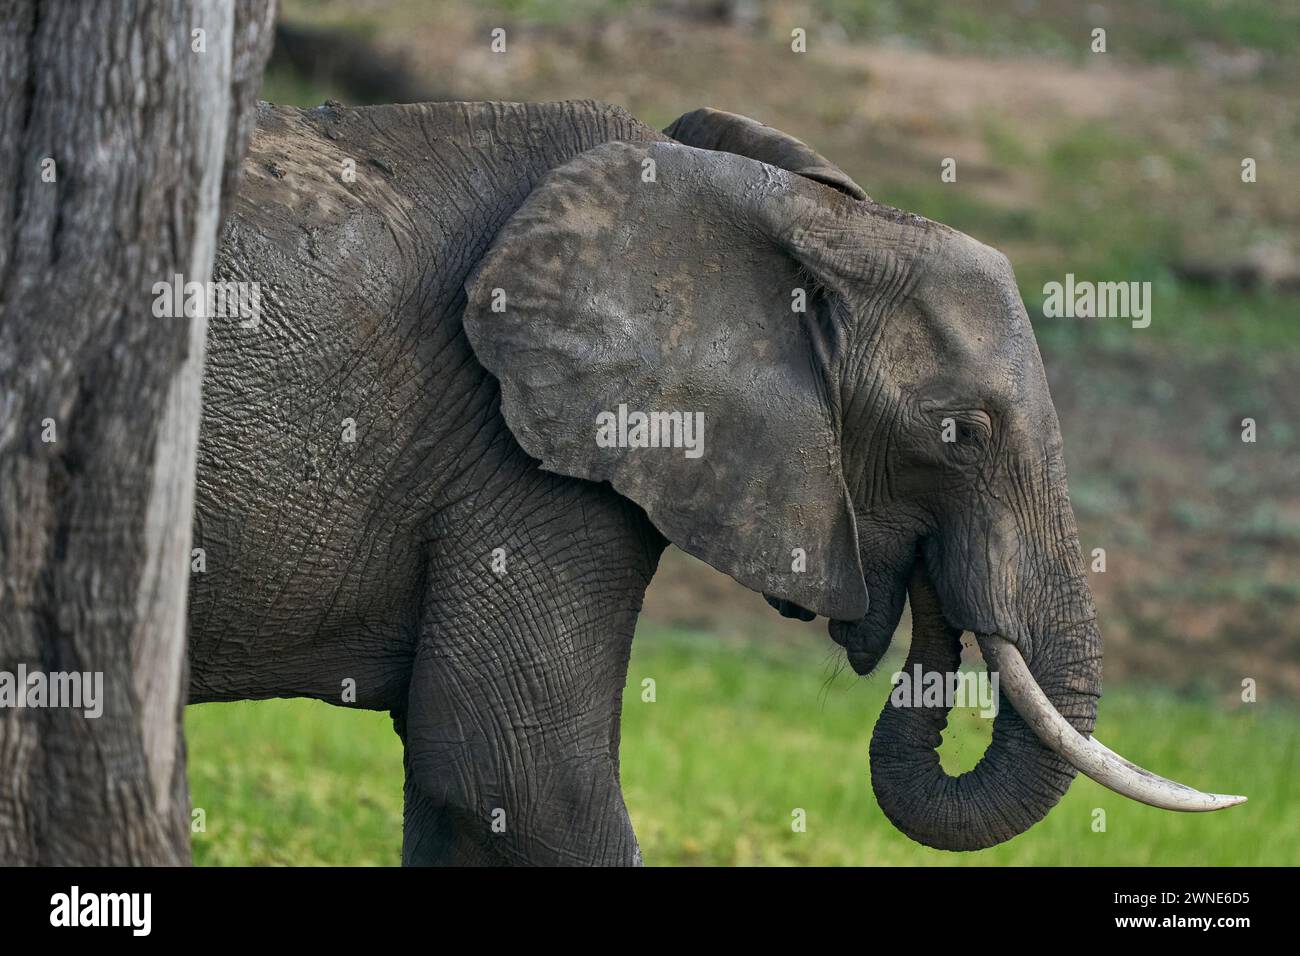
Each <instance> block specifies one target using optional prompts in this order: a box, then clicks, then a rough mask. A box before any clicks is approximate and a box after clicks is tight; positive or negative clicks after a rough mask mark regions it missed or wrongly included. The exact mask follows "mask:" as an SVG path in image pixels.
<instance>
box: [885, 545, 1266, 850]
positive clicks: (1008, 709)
mask: <svg viewBox="0 0 1300 956" xmlns="http://www.w3.org/2000/svg"><path fill="white" fill-rule="evenodd" d="M1079 587H1086V585H1083V584H1082V583H1080V584H1079ZM908 595H909V600H910V602H911V606H912V648H911V651H910V653H909V654H908V658H907V663H906V665H905V668H904V673H905V674H907V675H913V674H915V673H917V668H918V667H919V668H920V673H921V674H923V675H924V674H930V673H938V674H943V675H948V674H955V673H956V672H957V669H958V665H959V664H960V662H961V633H962V632H961V631H959V630H957V629H955V628H953V627H950V626H949V625H948V623H947V622H946V621H945V620H944V618H943V615H942V613H941V611H940V607H939V600H938V596H937V595H936V593H935V590H934V587H933V585H932V583H931V581H930V579H929V577H928V575H927V574H926V572H925V570H924V567H923V564H922V563H921V562H918V563H917V566H916V569H915V570H914V571H913V575H912V580H911V582H910V584H909V587H908ZM979 642H980V647H981V650H982V651H983V653H984V659H985V660H986V661H987V662H988V665H989V671H990V673H996V674H997V675H998V677H999V685H998V686H999V707H998V711H997V716H996V717H995V719H994V722H993V740H992V742H991V743H990V744H989V747H988V750H987V751H985V753H984V756H983V757H982V758H981V759H980V761H979V763H978V764H977V765H976V766H975V769H974V770H971V771H970V772H968V773H964V774H962V775H960V776H957V777H952V776H949V775H948V774H947V773H945V772H944V770H943V768H942V767H941V766H940V765H939V754H938V748H939V744H940V742H941V740H942V734H943V729H944V727H945V726H946V725H947V723H948V711H949V709H950V707H951V703H952V702H951V701H947V702H946V703H941V702H936V703H934V704H925V703H921V704H920V705H919V706H917V705H916V704H917V703H918V702H917V701H915V700H913V701H910V702H908V703H909V704H910V705H908V706H897V705H896V704H895V701H894V697H893V695H891V698H890V700H889V701H888V702H886V704H885V709H884V711H883V712H882V713H881V715H880V719H879V720H878V721H877V723H876V729H875V732H874V733H873V734H872V738H871V783H872V787H873V789H874V790H875V793H876V799H877V801H878V802H879V803H880V807H881V809H882V810H883V811H884V812H885V815H886V816H887V817H889V819H890V820H891V821H892V822H893V824H894V825H895V826H896V827H898V829H899V830H901V831H902V832H903V833H905V834H907V835H908V836H909V837H911V838H912V839H914V840H916V841H917V842H918V843H924V844H926V845H927V846H932V847H935V848H937V849H941V850H981V849H984V848H986V847H990V846H994V845H996V844H998V843H1002V842H1003V841H1005V840H1009V839H1011V838H1012V837H1014V836H1017V835H1019V834H1020V833H1023V832H1024V831H1025V830H1027V829H1029V828H1030V827H1031V826H1033V825H1034V824H1035V823H1037V822H1038V821H1039V820H1041V819H1042V818H1043V817H1044V816H1045V815H1046V814H1047V812H1048V811H1049V810H1050V809H1051V808H1052V807H1053V806H1055V805H1056V803H1057V802H1058V801H1059V800H1060V799H1061V797H1062V796H1063V795H1064V794H1065V791H1066V789H1067V788H1068V787H1069V786H1070V781H1071V780H1073V779H1074V775H1075V773H1076V772H1078V771H1080V770H1081V771H1083V772H1084V773H1086V774H1087V775H1088V776H1089V777H1091V778H1092V779H1093V780H1096V781H1097V782H1098V783H1100V784H1102V785H1103V786H1105V787H1108V788H1109V789H1111V790H1114V791H1115V792H1116V793H1119V794H1121V795H1123V796H1126V797H1129V798H1131V799H1133V800H1137V801H1139V802H1142V803H1146V804H1149V805H1150V806H1154V807H1159V808H1161V809H1165V810H1178V811H1193V812H1195V811H1207V810H1221V809H1224V808H1226V807H1231V806H1236V805H1237V804H1240V803H1244V802H1245V801H1246V798H1245V797H1242V796H1235V795H1226V794H1216V793H1202V792H1200V791H1199V790H1194V789H1192V788H1191V787H1187V786H1185V785H1183V784H1180V783H1176V782H1175V781H1172V780H1167V779H1165V778H1164V777H1161V776H1158V775H1157V774H1153V773H1151V772H1150V771H1148V770H1144V769H1143V768H1141V767H1139V766H1137V765H1136V764H1133V763H1131V762H1129V761H1128V760H1125V759H1124V758H1123V757H1121V756H1120V755H1119V754H1117V753H1114V752H1113V751H1111V750H1110V749H1108V748H1107V747H1105V746H1104V745H1103V744H1102V743H1101V742H1100V741H1098V740H1096V739H1094V738H1093V737H1092V736H1091V733H1092V728H1093V724H1094V722H1095V720H1096V716H1097V698H1098V697H1099V696H1100V693H1101V636H1100V634H1099V632H1098V630H1097V626H1096V623H1095V621H1094V620H1093V619H1092V618H1091V617H1089V618H1088V619H1086V620H1085V621H1083V622H1082V623H1080V624H1078V625H1075V626H1073V627H1072V628H1071V629H1070V631H1069V633H1058V634H1053V635H1050V636H1049V638H1048V640H1047V641H1046V642H1044V644H1043V645H1042V646H1043V647H1044V648H1051V649H1052V651H1053V652H1054V653H1051V652H1047V651H1044V652H1042V653H1039V654H1037V655H1035V663H1036V664H1038V665H1039V666H1037V667H1031V666H1030V665H1029V664H1027V663H1026V662H1025V659H1024V658H1023V657H1022V656H1021V654H1020V651H1019V650H1018V649H1017V648H1016V647H1015V645H1013V644H1011V643H1009V642H1008V641H1006V640H1004V639H1003V638H1001V637H999V636H997V635H980V636H979ZM1039 662H1046V663H1039ZM1008 704H1009V705H1010V706H1008Z"/></svg>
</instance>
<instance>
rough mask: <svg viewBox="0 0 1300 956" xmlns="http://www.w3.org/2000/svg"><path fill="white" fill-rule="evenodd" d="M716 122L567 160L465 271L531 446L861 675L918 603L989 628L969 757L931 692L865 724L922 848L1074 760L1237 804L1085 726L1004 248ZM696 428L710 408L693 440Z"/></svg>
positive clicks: (1013, 819)
mask: <svg viewBox="0 0 1300 956" xmlns="http://www.w3.org/2000/svg"><path fill="white" fill-rule="evenodd" d="M715 115H716V116H721V117H723V118H724V122H725V124H726V125H727V126H728V130H727V132H726V134H725V135H715V132H714V131H715V130H716V128H715V127H714V126H713V125H711V124H710V122H708V121H709V119H710V117H709V116H708V115H707V114H704V115H699V114H688V116H687V117H683V119H682V120H679V121H678V123H677V124H675V126H674V127H672V128H670V130H669V132H670V133H672V134H673V135H677V136H679V137H681V138H688V139H689V138H690V137H692V136H693V137H694V141H696V142H698V143H700V144H701V145H704V146H706V147H708V148H706V149H699V148H695V147H693V146H688V145H684V144H682V143H680V142H655V143H636V144H631V143H607V144H605V145H602V146H600V147H597V148H595V149H592V150H590V151H588V152H586V153H583V154H582V155H580V156H578V157H576V158H575V159H573V160H572V161H570V162H569V163H568V164H567V165H565V166H563V167H561V168H559V169H556V170H553V171H552V172H551V173H549V174H548V175H547V177H546V178H545V179H544V180H543V181H542V182H541V183H540V184H539V185H538V187H537V188H536V189H535V190H534V191H533V192H532V194H531V195H530V196H529V198H528V199H527V200H526V202H525V203H524V204H523V206H522V207H521V208H520V209H519V211H518V212H517V213H516V214H515V215H514V216H513V218H511V220H510V221H509V222H508V223H507V224H506V225H505V227H504V228H503V229H502V230H501V232H500V234H499V235H498V236H497V237H496V239H495V241H494V243H493V245H492V247H491V249H490V250H489V251H488V253H487V254H486V256H485V257H484V258H483V260H482V261H481V263H480V264H479V267H478V268H477V270H476V271H475V273H474V275H472V276H471V277H470V280H469V282H468V283H467V294H468V305H467V308H466V313H465V329H466V332H467V334H468V335H469V337H470V341H471V342H472V344H473V346H474V349H475V352H476V353H477V355H478V356H479V358H480V360H481V361H482V362H483V364H484V365H485V367H486V368H487V369H488V370H489V371H490V372H492V373H493V374H494V375H495V376H496V377H497V379H498V380H499V382H500V386H501V402H502V411H503V413H504V415H505V418H506V421H507V423H508V425H509V427H510V429H511V431H512V432H513V433H514V435H515V437H516V438H517V439H518V441H519V442H520V444H521V445H522V447H523V448H524V449H525V450H526V451H527V452H528V453H529V454H531V455H532V456H534V457H535V458H537V459H539V460H540V461H541V463H542V467H543V468H545V469H548V470H550V471H553V472H557V473H560V474H564V475H570V476H574V477H578V478H583V479H588V480H591V481H608V482H610V483H611V484H612V486H613V487H614V488H615V489H616V490H617V491H619V492H620V493H621V494H623V495H624V496H626V497H627V498H629V499H631V500H632V501H634V502H636V503H637V504H638V505H640V506H641V507H642V508H643V509H645V511H646V513H647V515H648V516H649V518H650V519H651V520H652V521H653V522H654V524H655V525H656V526H657V527H658V528H659V529H660V531H662V533H663V534H664V535H665V536H666V537H667V538H668V539H670V540H671V541H673V542H674V543H675V544H677V545H678V546H679V547H681V548H682V549H683V550H685V551H687V552H689V553H691V554H693V555H695V556H697V557H699V558H701V559H703V560H704V561H707V562H708V563H709V564H711V565H713V566H714V567H716V568H718V569H720V570H721V571H723V572H725V573H727V574H729V575H731V576H732V577H733V578H735V579H736V580H737V581H739V582H741V583H742V584H745V585H747V586H749V587H751V588H753V589H755V590H758V591H762V592H764V593H765V594H766V595H767V596H768V597H769V600H770V601H772V602H773V603H775V604H777V605H778V606H780V607H781V608H782V610H783V613H790V614H796V615H798V616H804V617H811V616H812V614H814V613H815V614H821V615H824V616H826V617H827V618H829V619H830V633H831V636H832V638H833V639H834V640H835V641H836V642H838V643H839V644H841V645H842V646H843V647H844V648H845V649H846V651H847V654H848V659H849V662H850V663H851V665H852V667H853V668H854V670H856V671H857V672H858V673H860V674H867V673H869V672H870V671H871V670H872V669H873V668H874V667H875V666H876V664H877V663H878V662H879V661H880V659H881V656H882V655H883V654H884V652H885V650H886V648H887V647H888V645H889V642H890V639H891V637H892V635H893V633H894V629H895V627H896V626H897V624H898V621H899V617H900V615H901V613H902V609H903V605H904V602H905V601H906V600H907V599H908V596H909V594H910V598H911V603H912V607H913V618H914V635H913V642H912V648H911V657H910V659H909V668H910V666H911V665H914V664H920V665H921V666H922V667H923V668H924V669H926V670H931V671H941V672H951V671H954V670H955V669H956V667H957V662H958V658H959V648H960V644H959V641H960V637H961V635H962V633H963V632H971V633H973V634H974V635H975V636H976V638H977V640H978V641H979V643H980V645H981V648H982V650H983V653H984V656H985V659H986V660H987V662H988V664H989V667H990V670H991V671H993V670H995V671H997V672H998V674H999V676H1000V683H1001V691H1002V694H1003V697H1004V698H1005V700H1006V701H1007V702H1009V703H1010V704H1011V706H1009V707H1008V706H1004V707H1002V708H1001V710H1000V713H999V715H998V717H997V719H996V721H995V725H994V733H993V741H992V743H991V745H990V747H989V749H988V751H987V753H986V754H985V755H984V757H983V759H982V760H981V761H980V763H979V765H978V766H977V767H976V768H975V769H974V770H972V771H970V772H969V773H967V774H964V775H962V776H960V777H955V778H954V777H949V776H947V775H946V774H945V773H944V771H943V770H942V769H941V768H940V766H939V760H938V756H937V754H936V748H937V747H938V745H939V741H940V734H941V731H942V729H943V727H944V724H945V721H946V715H947V711H946V709H945V708H944V707H942V706H936V707H915V708H902V707H894V706H891V705H887V706H886V708H885V712H884V713H883V715H882V717H881V719H880V720H879V722H878V723H877V727H876V731H875V733H874V736H873V739H872V745H871V768H872V782H873V787H874V789H875V791H876V795H877V799H878V800H879V802H880V804H881V806H882V808H883V809H884V811H885V813H886V814H887V815H888V816H889V818H890V819H891V820H892V821H893V822H894V823H895V825H896V826H898V827H899V828H900V829H901V830H902V831H903V832H905V833H907V834H908V835H909V836H911V837H912V838H914V839H916V840H918V841H920V842H922V843H926V844H929V845H931V846H935V847H940V848H945V849H954V850H955V849H976V848H981V847H986V846H990V845H993V844H995V843H998V842H1001V841H1003V840H1007V839H1009V838H1011V837H1013V836H1015V835H1016V834H1018V833H1021V832H1022V831H1024V830H1025V829H1027V828H1028V827H1030V826H1031V825H1033V824H1034V823H1035V822H1037V821H1038V820H1039V819H1041V818H1042V817H1043V816H1044V815H1045V814H1046V813H1047V811H1048V810H1049V809H1050V808H1051V807H1052V806H1053V805H1055V803H1056V802H1057V801H1058V800H1059V799H1060V797H1061V796H1062V794H1063V793H1064V792H1065V790H1066V788H1067V787H1068V786H1069V783H1070V781H1071V780H1072V779H1073V776H1074V774H1075V772H1076V769H1078V770H1083V771H1084V772H1085V773H1088V774H1089V775H1090V776H1093V777H1094V778H1095V779H1097V780H1099V781H1100V782H1102V783H1104V784H1106V785H1107V786H1110V787H1112V788H1113V789H1116V790H1118V791H1120V792H1122V793H1125V794H1126V795H1129V796H1132V797H1135V798H1137V799H1141V800H1144V801H1146V802H1150V803H1155V804H1157V805H1161V806H1167V807H1170V808H1173V809H1216V808H1218V807H1220V806H1226V805H1231V804H1232V803H1234V802H1240V800H1241V799H1244V798H1235V797H1223V796H1217V795H1213V794H1201V793H1199V792H1197V791H1193V790H1190V789H1189V788H1185V787H1182V786H1181V785H1179V784H1175V783H1172V782H1171V781H1166V780H1164V779H1163V778H1159V777H1156V776H1154V775H1152V774H1149V773H1147V772H1146V771H1144V770H1141V769H1140V768H1137V767H1134V766H1133V765H1131V764H1128V762H1127V761H1124V760H1123V758H1120V757H1118V756H1117V755H1115V754H1113V753H1111V752H1110V751H1108V750H1106V749H1105V748H1104V747H1102V746H1101V744H1099V743H1098V742H1096V741H1094V740H1092V739H1091V737H1090V736H1089V735H1090V734H1091V731H1092V728H1093V722H1094V718H1095V716H1096V703H1097V698H1098V697H1099V695H1100V691H1101V639H1100V635H1099V631H1098V628H1097V623H1096V620H1095V612H1094V609H1093V602H1092V597H1091V594H1090V592H1089V588H1088V584H1087V581H1086V579H1085V576H1084V572H1083V561H1082V556H1081V553H1080V546H1079V538H1078V534H1077V532H1076V529H1075V524H1074V517H1073V513H1072V511H1071V508H1070V500H1069V493H1068V490H1067V487H1066V476H1065V467H1064V463H1063V459H1062V448H1061V432H1060V427H1059V424H1058V422H1057V417H1056V411H1055V409H1054V408H1053V405H1052V401H1051V398H1050V396H1049V394H1048V388H1047V380H1046V377H1045V375H1044V371H1043V364H1042V360H1041V359H1040V357H1039V353H1038V348H1037V344H1036V342H1035V340H1034V336H1033V332H1032V330H1031V327H1030V323H1029V320H1028V316H1027V315H1026V312H1025V308H1024V306H1023V304H1022V302H1021V300H1020V296H1019V293H1018V291H1017V287H1016V283H1015V280H1014V277H1013V275H1012V271H1011V266H1010V264H1009V263H1008V261H1007V259H1006V257H1005V256H1003V255H1002V254H1001V253H999V252H997V251H995V250H993V249H991V248H989V247H987V246H984V245H982V244H980V243H979V242H977V241H975V240H973V239H971V238H969V237H968V236H965V235H963V234H962V233H959V232H956V231H954V230H952V229H949V228H947V227H945V226H943V225H940V224H938V223H935V222H931V221H929V220H927V219H924V218H922V217H920V216H915V215H912V214H909V213H906V212H901V211H899V210H896V209H891V208H888V207H885V206H882V205H879V204H877V203H874V202H872V201H871V200H869V199H867V198H865V193H863V192H862V191H861V189H860V188H859V187H858V186H857V185H856V184H855V183H853V182H852V180H851V179H849V178H848V177H847V176H846V175H844V174H843V173H842V172H841V171H839V170H838V169H837V168H836V167H834V166H833V165H831V164H830V163H828V162H827V161H826V160H824V159H823V158H822V157H820V156H818V155H817V154H816V153H814V152H813V151H812V150H810V149H809V148H808V147H806V146H804V145H803V144H801V143H798V141H796V140H793V139H792V138H789V137H785V136H784V134H781V133H779V132H778V131H775V130H771V129H770V128H768V127H764V126H760V125H759V124H756V123H754V122H753V121H751V120H744V119H743V118H739V117H730V116H729V115H728V114H715ZM746 124H748V125H746ZM701 130H703V132H701ZM732 149H738V150H740V151H743V152H748V153H750V155H741V154H740V152H733V151H730V150H732ZM755 157H757V158H755ZM764 160H766V161H764ZM782 167H784V168H782ZM635 413H642V414H644V415H646V416H647V418H646V419H640V418H636V417H635ZM650 413H659V416H660V417H659V418H658V419H657V420H656V419H654V418H650V417H649V415H650ZM673 415H676V416H678V418H672V417H671V416H673ZM696 416H702V418H697V417H696ZM679 421H686V422H691V421H700V422H702V433H701V434H699V435H698V436H696V437H698V438H702V442H699V443H698V444H699V447H697V448H696V449H695V451H696V452H697V454H690V453H688V452H689V451H690V450H691V449H686V448H682V447H673V446H674V442H673V441H672V440H671V439H672V437H673V436H674V435H678V436H679V437H680V434H681V429H680V428H679V427H678V425H677V423H678V422H679ZM629 422H635V424H633V425H632V426H631V427H630V428H629V427H628V423H629ZM647 422H648V424H647ZM602 423H604V424H602ZM607 426H609V427H610V428H612V432H611V433H609V434H606V435H605V436H604V438H605V440H602V436H601V429H602V428H604V427H607ZM637 429H640V432H639V433H637ZM615 432H616V433H617V434H614V433H615ZM659 439H662V440H659ZM677 444H678V445H680V444H681V443H680V442H679V443H677Z"/></svg>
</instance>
